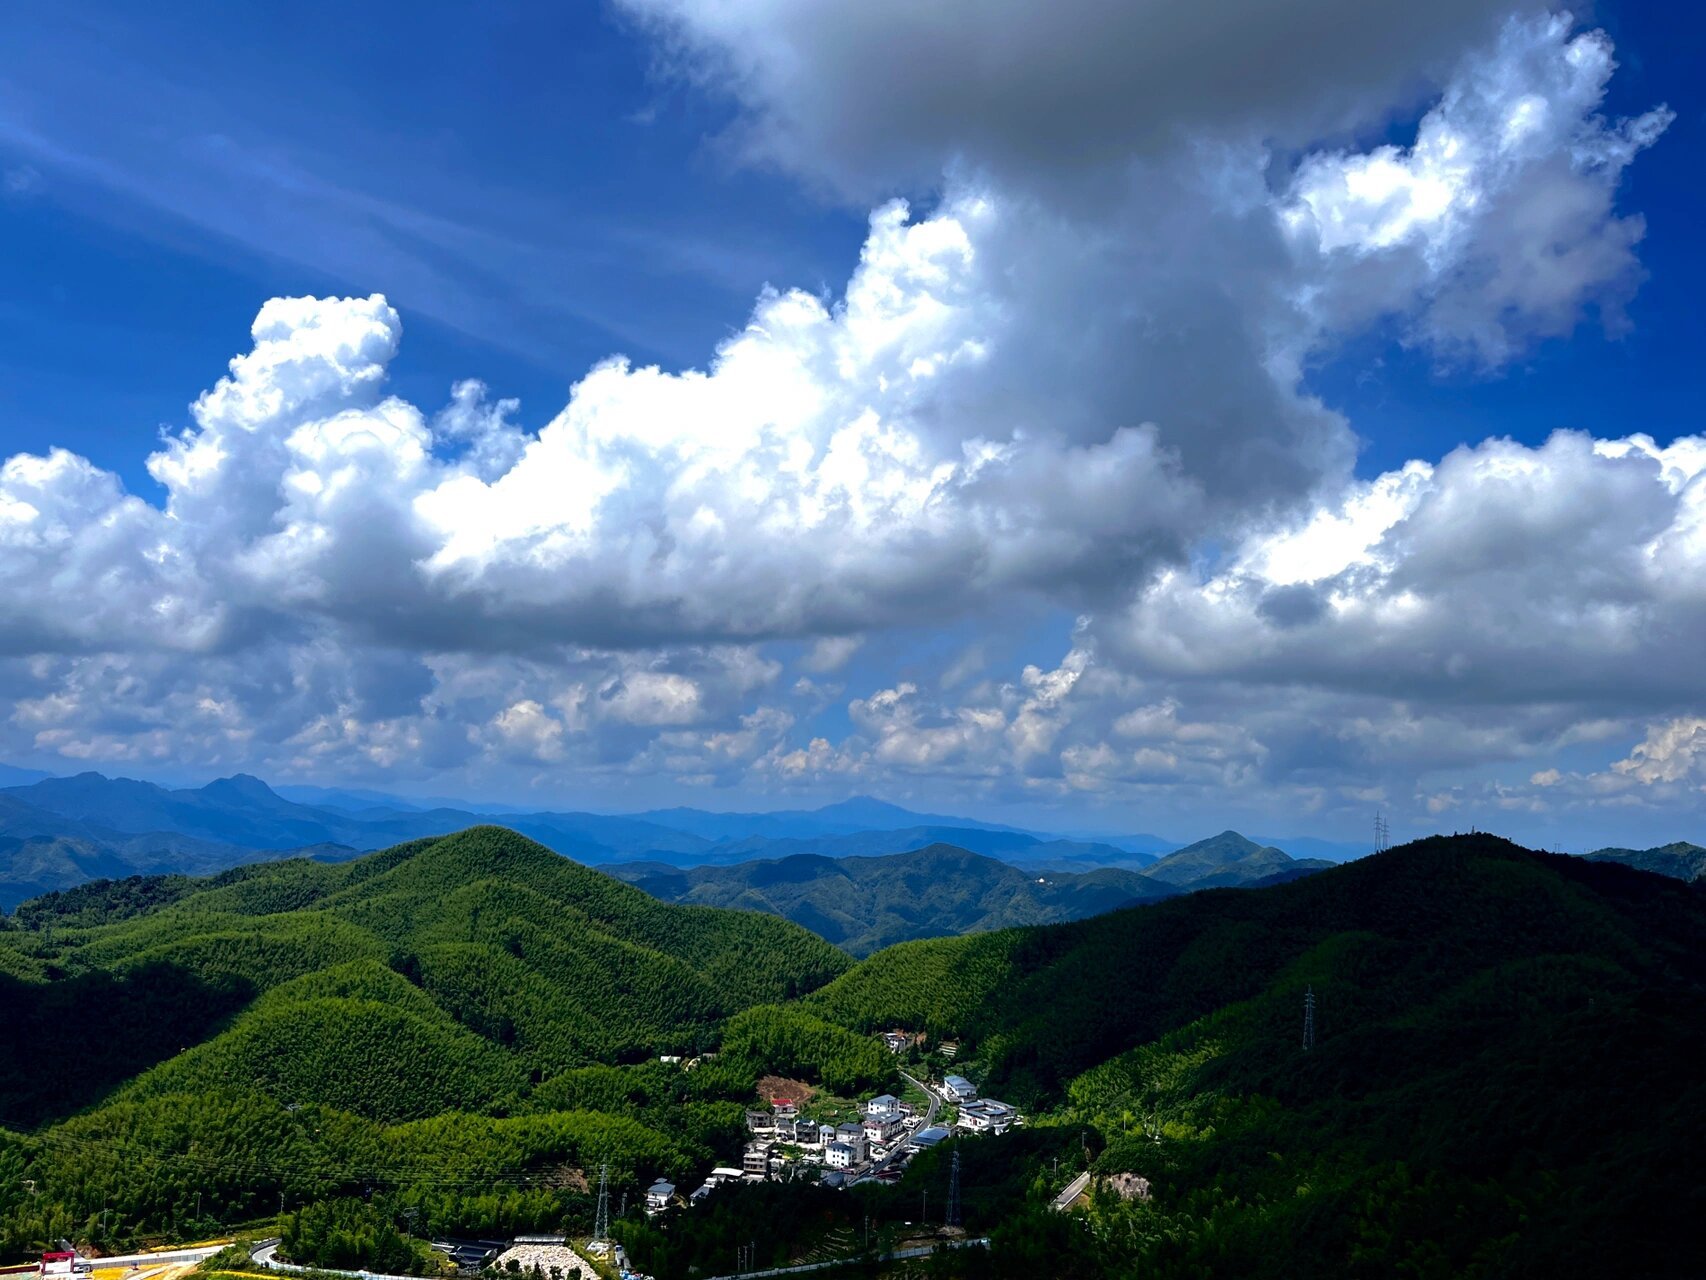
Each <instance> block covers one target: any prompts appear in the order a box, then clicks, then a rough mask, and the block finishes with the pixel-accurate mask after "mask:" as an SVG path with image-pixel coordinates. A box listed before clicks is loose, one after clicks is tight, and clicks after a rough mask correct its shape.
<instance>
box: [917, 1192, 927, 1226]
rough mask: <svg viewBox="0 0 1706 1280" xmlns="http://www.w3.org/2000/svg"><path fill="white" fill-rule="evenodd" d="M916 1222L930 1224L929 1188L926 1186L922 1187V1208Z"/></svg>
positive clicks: (922, 1224)
mask: <svg viewBox="0 0 1706 1280" xmlns="http://www.w3.org/2000/svg"><path fill="white" fill-rule="evenodd" d="M918 1222H919V1225H920V1226H929V1225H930V1188H928V1187H926V1188H925V1189H924V1209H923V1211H922V1212H921V1213H920V1214H919V1215H918Z"/></svg>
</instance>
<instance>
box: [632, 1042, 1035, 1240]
mask: <svg viewBox="0 0 1706 1280" xmlns="http://www.w3.org/2000/svg"><path fill="white" fill-rule="evenodd" d="M890 1034H893V1035H897V1036H904V1035H906V1034H907V1033H904V1032H893V1033H890ZM885 1038H886V1037H885ZM891 1047H892V1046H891ZM934 1088H935V1089H936V1092H937V1093H938V1094H940V1095H941V1097H942V1099H943V1101H945V1102H948V1103H951V1104H953V1106H954V1107H956V1108H957V1111H958V1118H957V1119H956V1121H955V1124H956V1125H957V1126H958V1127H959V1128H960V1129H962V1130H964V1131H965V1132H968V1133H1005V1132H1007V1130H1008V1129H1010V1128H1011V1127H1012V1126H1014V1125H1016V1124H1022V1123H1024V1120H1023V1117H1022V1116H1020V1114H1019V1112H1018V1111H1017V1109H1015V1108H1014V1107H1012V1106H1010V1105H1008V1104H1007V1103H1005V1102H998V1101H997V1100H996V1099H994V1098H980V1097H978V1094H977V1088H976V1086H975V1085H973V1084H972V1082H971V1081H970V1080H967V1079H966V1078H965V1077H964V1076H959V1075H950V1076H948V1077H947V1078H946V1079H945V1080H943V1082H942V1083H941V1084H940V1085H937V1086H934ZM934 1110H935V1108H934V1107H932V1108H931V1113H932V1114H933V1113H934ZM924 1119H925V1117H923V1116H920V1115H918V1114H917V1113H916V1111H915V1110H914V1108H913V1107H912V1106H911V1104H909V1103H905V1102H902V1101H901V1100H900V1099H899V1098H897V1097H895V1096H894V1095H893V1094H892V1093H883V1094H878V1095H877V1096H876V1097H874V1098H869V1099H867V1100H866V1101H865V1102H864V1103H863V1104H862V1105H861V1107H860V1114H859V1118H858V1119H857V1120H842V1121H841V1122H839V1123H831V1122H830V1121H827V1120H814V1119H810V1118H808V1117H806V1116H804V1115H802V1114H801V1113H800V1108H799V1106H798V1105H797V1104H796V1103H795V1102H794V1101H793V1099H791V1098H776V1099H774V1100H773V1101H772V1102H771V1104H770V1107H769V1109H768V1110H762V1109H755V1110H749V1111H748V1112H747V1113H746V1128H747V1132H748V1134H749V1135H750V1138H749V1141H748V1142H747V1145H746V1150H745V1151H744V1152H743V1153H742V1155H741V1163H740V1167H739V1168H736V1167H734V1166H733V1165H725V1166H721V1167H719V1168H716V1169H713V1170H711V1173H710V1176H709V1177H707V1178H706V1179H705V1182H704V1184H703V1185H702V1186H700V1187H698V1188H697V1189H696V1190H694V1191H693V1192H692V1194H690V1195H689V1196H688V1197H687V1203H688V1204H689V1205H694V1204H698V1203H699V1202H700V1201H702V1200H704V1199H705V1197H707V1196H709V1195H710V1194H711V1192H712V1191H714V1190H716V1188H718V1187H719V1186H723V1185H726V1184H728V1183H731V1182H764V1181H767V1180H770V1179H783V1178H789V1177H798V1176H800V1175H801V1174H803V1173H806V1172H808V1170H810V1169H811V1168H813V1167H816V1166H821V1169H822V1173H821V1177H822V1180H823V1181H824V1182H825V1183H827V1184H829V1185H831V1186H845V1185H847V1184H848V1183H850V1182H854V1181H859V1180H862V1179H864V1178H873V1177H874V1178H893V1177H896V1176H898V1174H899V1172H900V1169H901V1168H902V1167H903V1165H904V1163H905V1162H906V1161H907V1160H908V1159H909V1158H910V1157H911V1155H912V1154H913V1153H914V1152H916V1151H921V1150H923V1149H925V1148H926V1147H933V1146H935V1145H936V1144H937V1143H939V1142H942V1141H944V1140H945V1139H946V1138H948V1137H949V1136H950V1133H951V1130H950V1129H948V1128H946V1127H944V1126H942V1125H937V1124H931V1125H925V1123H924ZM675 1199H676V1195H675V1187H674V1186H673V1185H672V1184H671V1183H669V1182H665V1181H663V1180H661V1179H660V1180H659V1181H658V1182H656V1183H654V1184H653V1185H652V1186H651V1187H650V1188H649V1189H648V1190H647V1192H646V1212H648V1213H657V1212H660V1211H661V1210H663V1209H666V1208H668V1207H669V1206H670V1205H671V1204H673V1203H675Z"/></svg>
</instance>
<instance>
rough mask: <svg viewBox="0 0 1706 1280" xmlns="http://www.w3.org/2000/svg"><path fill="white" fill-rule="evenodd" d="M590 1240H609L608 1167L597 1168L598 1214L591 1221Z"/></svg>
mask: <svg viewBox="0 0 1706 1280" xmlns="http://www.w3.org/2000/svg"><path fill="white" fill-rule="evenodd" d="M592 1238H593V1239H594V1240H608V1239H610V1165H609V1163H608V1162H607V1163H605V1164H601V1165H599V1166H598V1214H597V1216H596V1217H595V1218H594V1219H593V1224H592Z"/></svg>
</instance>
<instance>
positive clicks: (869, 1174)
mask: <svg viewBox="0 0 1706 1280" xmlns="http://www.w3.org/2000/svg"><path fill="white" fill-rule="evenodd" d="M900 1074H901V1076H902V1077H903V1078H904V1079H905V1080H906V1082H907V1083H908V1084H910V1085H911V1086H912V1087H913V1088H915V1089H917V1090H919V1091H920V1092H921V1093H923V1094H924V1096H925V1097H926V1098H928V1099H930V1105H929V1107H928V1108H927V1109H926V1110H925V1112H924V1122H923V1123H922V1124H920V1125H919V1126H918V1127H917V1128H916V1129H914V1130H913V1131H912V1132H913V1133H914V1134H920V1133H923V1132H924V1131H925V1130H926V1129H928V1128H929V1127H930V1126H931V1125H932V1124H934V1123H936V1113H937V1112H938V1111H940V1110H941V1109H942V1100H941V1099H940V1098H938V1097H937V1096H936V1091H935V1090H934V1089H932V1088H930V1086H929V1085H926V1084H924V1083H922V1082H921V1081H919V1080H917V1079H915V1078H914V1077H912V1076H909V1075H907V1074H906V1072H904V1071H902V1072H901V1073H900ZM905 1151H906V1143H905V1142H897V1143H896V1144H895V1148H894V1150H893V1151H891V1152H889V1153H888V1154H887V1155H886V1156H884V1157H883V1158H882V1159H881V1160H879V1161H877V1163H876V1164H874V1165H872V1166H871V1167H870V1168H869V1169H867V1170H866V1171H865V1172H864V1173H862V1174H860V1175H859V1178H858V1181H860V1182H863V1181H865V1179H866V1178H873V1177H875V1176H876V1175H877V1174H879V1173H881V1172H882V1171H883V1170H884V1169H886V1168H888V1167H889V1166H890V1165H891V1164H893V1163H894V1162H895V1161H896V1160H898V1159H900V1157H901V1155H902V1154H903V1153H904V1152H905Z"/></svg>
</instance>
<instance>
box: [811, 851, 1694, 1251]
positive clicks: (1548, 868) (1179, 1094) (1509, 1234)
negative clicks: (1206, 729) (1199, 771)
mask: <svg viewBox="0 0 1706 1280" xmlns="http://www.w3.org/2000/svg"><path fill="white" fill-rule="evenodd" d="M1311 991H1312V993H1313V995H1314V997H1315V1033H1316V1042H1315V1045H1314V1047H1313V1048H1311V1049H1308V1050H1306V1049H1305V1048H1304V1046H1303V1043H1302V1031H1303V1012H1304V1001H1305V995H1306V992H1311ZM808 1004H809V1005H811V1006H812V1007H814V1008H816V1009H818V1010H819V1011H820V1012H822V1013H823V1014H824V1015H825V1016H828V1017H830V1018H832V1019H834V1020H837V1021H841V1022H845V1023H847V1024H849V1025H852V1026H868V1027H878V1026H890V1025H901V1026H912V1027H928V1028H930V1029H932V1030H934V1031H936V1032H939V1033H941V1034H950V1033H951V1034H953V1035H956V1036H958V1037H959V1038H960V1040H961V1049H960V1057H959V1059H958V1062H957V1065H958V1066H959V1068H960V1069H962V1070H964V1071H965V1072H966V1073H967V1074H969V1075H970V1076H971V1077H972V1078H973V1079H974V1080H975V1081H977V1082H978V1083H979V1084H980V1085H982V1086H983V1087H984V1088H985V1090H986V1091H987V1092H990V1093H993V1094H995V1095H997V1096H1002V1097H1012V1098H1014V1099H1017V1100H1024V1101H1027V1102H1030V1103H1031V1104H1033V1105H1037V1106H1042V1107H1045V1108H1051V1109H1052V1111H1053V1116H1054V1118H1055V1119H1056V1120H1057V1121H1059V1122H1062V1123H1064V1124H1065V1125H1066V1126H1067V1127H1068V1128H1069V1131H1071V1132H1073V1133H1075V1134H1078V1135H1082V1136H1083V1138H1084V1140H1085V1146H1084V1151H1085V1152H1086V1154H1087V1155H1088V1156H1089V1157H1091V1158H1092V1164H1093V1167H1094V1168H1095V1169H1096V1170H1097V1171H1099V1172H1101V1173H1103V1174H1110V1175H1111V1174H1116V1173H1130V1174H1135V1175H1139V1176H1141V1177H1143V1178H1145V1179H1147V1180H1148V1183H1149V1184H1150V1187H1151V1192H1152V1196H1153V1199H1152V1200H1151V1201H1149V1202H1147V1203H1143V1202H1136V1203H1129V1204H1128V1203H1125V1202H1122V1201H1120V1200H1119V1199H1118V1198H1117V1197H1110V1196H1103V1197H1100V1198H1097V1199H1096V1200H1095V1201H1094V1202H1093V1204H1092V1205H1091V1207H1090V1208H1089V1210H1088V1214H1089V1217H1090V1219H1091V1221H1092V1222H1093V1224H1094V1226H1095V1230H1094V1231H1093V1232H1091V1233H1084V1232H1082V1231H1067V1232H1066V1233H1065V1234H1064V1235H1063V1234H1062V1233H1061V1231H1060V1230H1059V1229H1058V1228H1059V1225H1060V1224H1059V1222H1058V1216H1057V1215H1051V1214H1049V1213H1048V1212H1047V1211H1042V1212H1041V1215H1040V1216H1033V1209H1032V1208H1030V1207H1027V1206H1032V1205H1034V1203H1035V1202H1034V1201H1033V1200H1030V1199H1028V1198H1027V1197H1026V1195H1025V1194H1024V1192H1023V1186H1024V1177H1025V1176H1026V1175H1024V1174H1022V1173H1019V1174H1016V1172H1015V1171H1014V1170H1013V1169H1012V1167H1011V1165H1010V1164H1009V1163H1007V1159H1006V1157H1005V1156H1004V1155H1003V1150H1004V1149H1002V1148H999V1147H996V1146H994V1145H993V1144H982V1143H973V1144H971V1145H970V1146H968V1148H967V1158H968V1160H970V1161H972V1162H973V1163H972V1164H971V1165H970V1166H969V1167H968V1179H969V1180H970V1186H971V1189H970V1191H969V1193H968V1195H969V1198H968V1204H975V1205H978V1206H979V1207H978V1208H977V1209H976V1210H975V1211H974V1212H973V1215H972V1222H971V1224H970V1225H973V1226H975V1227H978V1228H980V1229H995V1230H996V1231H997V1232H998V1234H999V1233H1001V1232H1002V1231H1003V1230H1005V1231H1006V1232H1008V1233H1009V1234H1008V1244H1009V1252H1008V1257H1009V1259H1010V1265H1011V1266H1013V1267H1014V1268H1015V1269H1013V1270H1003V1269H1000V1268H998V1269H997V1271H996V1274H1002V1275H1007V1274H1013V1275H1019V1274H1027V1270H1026V1268H1030V1271H1029V1273H1033V1274H1034V1273H1035V1268H1036V1267H1037V1266H1046V1268H1047V1269H1048V1270H1049V1273H1050V1274H1053V1275H1058V1276H1072V1275H1082V1276H1104V1275H1115V1276H1127V1275H1129V1276H1139V1275H1141V1276H1145V1277H1153V1276H1200V1275H1238V1276H1258V1277H1262V1276H1269V1277H1282V1276H1297V1275H1311V1276H1312V1275H1355V1276H1362V1275H1366V1276H1390V1275H1418V1276H1425V1275H1439V1276H1463V1275H1471V1276H1510V1275H1523V1276H1536V1277H1540V1276H1548V1277H1551V1276H1564V1275H1569V1276H1575V1275H1584V1276H1585V1275H1596V1276H1603V1275H1612V1274H1617V1275H1641V1276H1683V1275H1691V1274H1695V1273H1696V1269H1697V1264H1698V1254H1697V1251H1696V1249H1695V1244H1694V1241H1693V1239H1692V1229H1691V1228H1689V1227H1686V1226H1685V1225H1684V1224H1686V1223H1690V1222H1693V1221H1696V1220H1697V1219H1698V1216H1699V1214H1700V1213H1701V1212H1702V1211H1706V1184H1703V1183H1702V1182H1701V1180H1700V1179H1699V1177H1698V1176H1697V1175H1696V1174H1694V1173H1693V1172H1691V1170H1692V1166H1693V1164H1694V1162H1695V1160H1696V1154H1697V1153H1696V1151H1695V1143H1694V1139H1693V1138H1692V1137H1691V1136H1686V1135H1695V1134H1698V1133H1700V1132H1706V1083H1703V1082H1702V1080H1701V1077H1700V1073H1699V1071H1698V1063H1699V1061H1700V1060H1701V1056H1702V1054H1703V1053H1706V894H1702V893H1701V892H1699V890H1698V889H1694V888H1691V887H1689V886H1685V885H1682V884H1678V883H1676V882H1674V881H1670V880H1665V879H1661V878H1659V877H1657V876H1653V875H1647V874H1643V873H1639V872H1635V871H1630V870H1628V869H1626V868H1623V867H1617V866H1609V865H1603V864H1598V863H1594V862H1589V861H1586V860H1583V859H1579V858H1568V857H1558V856H1552V855H1546V854H1538V853H1532V852H1529V851H1526V850H1522V849H1519V848H1517V847H1516V846H1514V845H1511V844H1508V843H1507V842H1504V841H1502V840H1498V839H1496V838H1494V837H1488V836H1472V837H1459V838H1452V839H1443V838H1442V839H1434V840H1426V841H1421V842H1418V843H1416V844H1413V845H1410V846H1406V847H1404V848H1401V849H1397V850H1394V851H1392V852H1389V853H1385V854H1382V855H1379V856H1376V857H1372V858H1368V859H1365V860H1363V861H1361V862H1358V863H1354V864H1350V865H1347V866H1345V867H1342V868H1339V869H1336V870H1332V871H1327V872H1324V873H1321V874H1319V875H1315V876H1312V877H1310V878H1308V879H1306V880H1302V881H1298V882H1295V883H1291V884H1286V885H1282V886H1279V887H1275V888H1271V889H1263V890H1255V891H1249V890H1244V891H1238V892H1210V893H1199V894H1194V895H1191V896H1189V897H1183V898H1176V899H1173V900H1170V901H1168V902H1164V903H1160V904H1157V905H1155V906H1150V907H1145V908H1142V909H1139V910H1135V911H1126V912H1119V913H1115V914H1114V915H1111V916H1105V917H1099V918H1097V919H1094V920H1089V921H1084V922H1081V923H1076V924H1069V925H1062V926H1055V927H1051V928H1046V929H1038V930H1023V931H1010V932H1006V933H998V934H990V935H985V936H980V937H974V938H963V939H947V940H941V941H934V942H924V943H914V944H909V945H908V946H906V947H897V948H893V949H891V950H890V951H886V952H883V953H880V954H879V955H877V956H874V957H872V958H871V959H869V960H867V961H865V962H864V963H862V964H860V965H859V966H858V967H856V968H855V969H853V970H851V971H850V972H849V973H847V974H845V975H843V976H842V977H841V978H839V979H838V980H836V981H835V982H834V983H832V984H830V985H829V986H828V987H826V988H825V989H824V990H823V991H821V992H819V993H817V994H815V995H814V996H812V997H810V998H809V1000H808ZM1033 1136H1035V1137H1037V1138H1041V1137H1042V1134H1041V1132H1038V1133H1037V1134H1035V1135H1033ZM1005 1150H1006V1151H1008V1152H1015V1151H1017V1148H1007V1149H1005ZM1013 1158H1020V1157H1017V1156H1014V1157H1013ZM1045 1164H1046V1161H1045ZM1074 1167H1075V1168H1076V1167H1082V1165H1081V1163H1075V1165H1074ZM927 1168H928V1166H926V1167H925V1168H921V1169H920V1170H919V1174H918V1176H920V1177H927V1176H928V1174H927V1172H926V1169H927ZM1063 1168H1064V1165H1063ZM1036 1172H1037V1167H1036V1166H1035V1165H1034V1164H1033V1165H1032V1173H1033V1174H1035V1173H1036ZM1044 1173H1045V1174H1046V1173H1047V1170H1046V1169H1045V1170H1044ZM937 1176H940V1175H939V1173H938V1175H937ZM1015 1177H1017V1179H1018V1181H1017V1182H1015ZM1064 1180H1065V1179H1064V1176H1063V1175H1061V1176H1058V1177H1054V1178H1052V1179H1051V1178H1050V1177H1048V1176H1044V1177H1042V1178H1041V1179H1039V1181H1038V1183H1036V1184H1034V1185H1035V1187H1036V1189H1037V1192H1038V1194H1041V1192H1042V1191H1043V1190H1044V1189H1045V1188H1053V1187H1058V1185H1060V1184H1061V1183H1063V1182H1064ZM1015 1186H1017V1187H1018V1190H1017V1191H1015V1190H1014V1189H1013V1188H1014V1187H1015ZM1001 1187H1006V1188H1007V1190H1006V1191H1002V1190H1000V1188H1001ZM985 1215H987V1216H985ZM1039 1241H1040V1242H1047V1245H1046V1248H1045V1249H1044V1250H1043V1252H1042V1253H1041V1254H1039V1253H1037V1252H1035V1249H1034V1248H1033V1244H1034V1242H1039Z"/></svg>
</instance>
